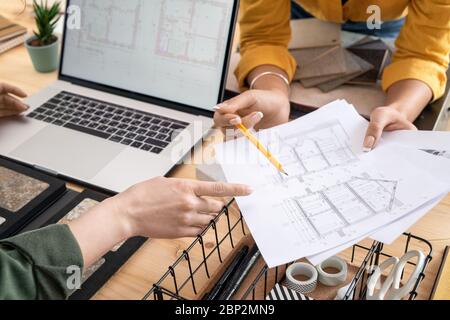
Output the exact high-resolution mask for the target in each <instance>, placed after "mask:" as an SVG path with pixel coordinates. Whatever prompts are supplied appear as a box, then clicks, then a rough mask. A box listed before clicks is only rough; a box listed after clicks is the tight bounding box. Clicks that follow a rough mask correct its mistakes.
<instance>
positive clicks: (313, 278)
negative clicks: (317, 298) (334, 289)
mask: <svg viewBox="0 0 450 320" xmlns="http://www.w3.org/2000/svg"><path fill="white" fill-rule="evenodd" d="M296 276H304V277H307V280H304V281H300V280H297V279H295V277H296ZM317 278H318V274H317V270H316V268H314V267H313V266H312V265H310V264H307V263H302V262H300V263H294V264H292V265H290V266H289V268H288V269H287V270H286V281H285V286H286V287H288V288H289V289H292V290H294V291H297V292H299V293H309V292H312V291H314V290H316V287H317Z"/></svg>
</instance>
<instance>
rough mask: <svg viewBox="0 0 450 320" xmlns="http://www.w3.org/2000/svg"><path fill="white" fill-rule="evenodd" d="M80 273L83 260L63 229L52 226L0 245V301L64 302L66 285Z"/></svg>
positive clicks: (74, 241) (2, 242) (73, 241)
mask: <svg viewBox="0 0 450 320" xmlns="http://www.w3.org/2000/svg"><path fill="white" fill-rule="evenodd" d="M69 266H70V267H72V268H73V266H75V268H76V267H79V270H83V257H82V253H81V250H80V247H79V246H78V243H77V241H76V239H75V237H74V236H73V234H72V232H71V231H70V229H69V227H68V226H67V225H54V226H50V227H46V228H43V229H41V230H37V231H33V232H29V233H25V234H22V235H19V236H16V237H14V238H10V239H6V240H2V241H0V300H4V299H6V300H24V299H27V300H31V299H44V300H50V299H59V300H61V299H66V298H67V297H68V296H69V295H70V293H71V292H72V291H73V290H71V289H69V286H68V285H67V281H68V279H69V277H70V276H73V273H72V274H70V272H68V270H67V268H68V267H69Z"/></svg>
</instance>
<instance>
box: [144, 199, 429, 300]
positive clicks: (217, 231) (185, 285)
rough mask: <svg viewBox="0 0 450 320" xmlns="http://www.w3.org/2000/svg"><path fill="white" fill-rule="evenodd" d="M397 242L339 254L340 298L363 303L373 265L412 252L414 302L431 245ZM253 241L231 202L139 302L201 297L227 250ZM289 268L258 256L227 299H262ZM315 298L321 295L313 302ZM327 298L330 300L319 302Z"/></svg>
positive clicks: (406, 238)
mask: <svg viewBox="0 0 450 320" xmlns="http://www.w3.org/2000/svg"><path fill="white" fill-rule="evenodd" d="M397 242H401V244H400V245H396V246H385V245H384V244H383V243H381V242H377V241H369V240H365V241H364V242H362V243H361V244H357V245H354V246H352V247H351V248H350V249H348V250H346V251H345V252H344V253H343V254H342V258H344V259H345V260H346V261H347V262H348V264H349V266H350V268H351V269H352V270H353V273H352V274H351V278H350V281H349V282H348V284H347V285H348V290H347V292H346V294H345V297H344V298H343V299H344V300H362V299H366V294H367V280H368V279H369V277H370V275H371V274H372V272H373V267H374V266H376V265H379V264H380V263H382V262H383V261H384V260H385V259H388V258H389V257H392V256H400V255H403V254H404V253H406V252H408V251H409V250H412V249H418V250H421V251H422V252H424V254H425V256H426V260H425V264H424V266H423V268H422V270H421V272H420V274H419V277H418V278H417V280H416V282H415V285H414V288H413V290H411V292H410V293H409V295H408V297H407V299H410V300H413V299H415V298H416V297H417V295H418V290H419V287H420V284H421V282H422V281H423V279H424V278H425V276H426V269H427V267H428V264H429V262H430V261H431V259H432V250H433V248H432V245H431V243H430V242H428V241H427V240H425V239H423V238H420V237H418V236H416V235H413V234H410V233H405V234H404V235H403V236H402V237H400V238H399V239H398V240H397ZM252 243H254V242H253V239H252V237H251V235H250V234H249V231H248V228H247V226H246V224H245V222H244V219H243V217H242V213H241V212H240V210H239V208H238V207H237V205H236V202H235V200H234V199H233V200H231V201H230V202H229V203H228V205H227V206H226V207H225V208H224V209H223V210H222V212H221V213H220V214H219V215H218V216H217V217H216V218H215V219H214V220H213V221H211V223H210V225H209V226H208V227H207V228H206V229H205V230H204V231H203V232H202V233H201V234H200V235H198V236H197V238H196V239H195V240H194V241H193V242H192V244H191V245H190V246H189V247H188V248H186V249H185V250H183V251H182V254H181V255H180V256H179V257H178V259H176V261H174V263H173V264H172V265H170V266H168V267H167V271H166V272H165V273H164V274H163V275H162V277H161V278H160V279H159V281H157V282H156V283H155V284H153V287H152V288H150V289H149V291H148V292H147V293H146V295H145V296H144V297H143V299H144V300H201V299H203V298H204V295H205V293H206V292H208V290H209V289H211V287H212V286H213V285H214V284H215V282H216V280H217V279H218V277H219V276H220V275H221V273H222V272H223V271H224V270H225V268H226V267H227V265H228V264H229V262H230V260H231V259H232V252H234V251H236V250H237V249H238V248H240V247H242V246H244V245H249V246H250V245H251V244H252ZM394 248H395V250H394ZM398 248H402V251H401V252H398V250H399V249H398ZM396 250H397V251H396ZM289 265H290V264H287V265H283V266H280V267H277V268H272V269H270V268H268V266H267V265H266V264H265V262H264V260H263V259H262V258H260V259H259V260H258V262H257V264H256V265H255V267H254V268H253V269H252V272H251V273H250V274H249V276H248V277H247V278H246V280H245V281H244V283H243V284H242V286H241V288H240V289H239V290H238V291H237V292H236V294H235V295H234V296H233V298H232V299H233V300H264V299H265V298H266V296H267V295H268V294H269V292H270V291H271V290H272V288H273V287H274V286H275V284H277V283H279V282H281V281H282V280H283V278H284V275H285V273H286V269H287V268H288V267H289ZM415 265H416V263H415V262H411V261H410V262H408V264H407V266H406V267H405V270H404V273H403V275H402V278H403V277H407V276H408V274H409V273H411V272H412V270H413V269H414V268H415ZM314 298H316V297H314ZM320 298H324V297H318V298H317V299H320ZM329 298H332V297H325V298H324V299H329Z"/></svg>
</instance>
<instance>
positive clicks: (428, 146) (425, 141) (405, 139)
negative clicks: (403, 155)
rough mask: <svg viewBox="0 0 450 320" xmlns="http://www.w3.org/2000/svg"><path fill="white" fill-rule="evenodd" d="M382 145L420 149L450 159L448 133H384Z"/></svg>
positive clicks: (449, 138)
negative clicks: (397, 145)
mask: <svg viewBox="0 0 450 320" xmlns="http://www.w3.org/2000/svg"><path fill="white" fill-rule="evenodd" d="M383 143H384V144H399V145H402V146H404V147H411V148H414V149H422V150H426V151H427V152H429V153H431V154H434V155H438V156H442V157H445V158H447V159H450V132H448V131H395V132H386V133H384V134H383ZM448 171H450V170H448Z"/></svg>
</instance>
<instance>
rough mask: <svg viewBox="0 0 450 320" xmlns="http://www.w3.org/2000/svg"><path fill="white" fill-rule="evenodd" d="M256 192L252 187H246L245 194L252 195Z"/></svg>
mask: <svg viewBox="0 0 450 320" xmlns="http://www.w3.org/2000/svg"><path fill="white" fill-rule="evenodd" d="M254 191H255V190H254V189H253V188H252V187H250V186H246V187H245V192H246V193H248V194H252V193H253V192H254Z"/></svg>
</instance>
